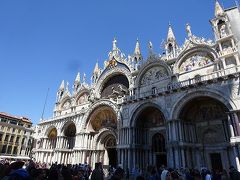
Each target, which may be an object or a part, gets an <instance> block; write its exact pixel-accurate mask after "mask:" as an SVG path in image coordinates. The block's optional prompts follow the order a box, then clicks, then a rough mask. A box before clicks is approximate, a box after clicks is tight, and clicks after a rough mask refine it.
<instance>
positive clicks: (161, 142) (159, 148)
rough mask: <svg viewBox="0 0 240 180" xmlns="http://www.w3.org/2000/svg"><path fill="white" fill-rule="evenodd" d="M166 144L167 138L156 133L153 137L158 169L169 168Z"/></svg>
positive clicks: (153, 149) (153, 148)
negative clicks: (161, 167)
mask: <svg viewBox="0 0 240 180" xmlns="http://www.w3.org/2000/svg"><path fill="white" fill-rule="evenodd" d="M165 143H166V142H165V137H164V136H163V135H162V134H161V133H156V134H155V135H154V136H153V137H152V151H153V153H154V154H155V158H156V166H157V167H160V166H162V165H164V166H167V154H166V148H165Z"/></svg>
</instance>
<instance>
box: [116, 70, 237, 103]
mask: <svg viewBox="0 0 240 180" xmlns="http://www.w3.org/2000/svg"><path fill="white" fill-rule="evenodd" d="M239 71H240V66H234V67H230V68H226V69H222V70H218V71H214V72H212V73H209V74H206V75H202V76H200V75H199V76H197V77H195V78H190V79H187V80H184V81H179V82H173V83H170V84H168V85H167V86H166V87H161V88H156V89H155V90H154V91H153V90H152V89H151V90H149V91H145V92H140V93H135V94H134V95H131V96H126V97H124V98H123V99H122V101H121V102H124V101H134V100H138V99H144V98H149V97H154V96H156V95H157V94H158V95H161V94H164V93H169V92H170V91H174V90H177V89H184V88H188V87H193V86H196V85H198V84H203V83H211V82H214V81H215V80H218V79H226V78H228V77H229V76H235V75H236V74H238V73H239ZM119 102H120V100H119Z"/></svg>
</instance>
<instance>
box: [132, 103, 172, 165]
mask: <svg viewBox="0 0 240 180" xmlns="http://www.w3.org/2000/svg"><path fill="white" fill-rule="evenodd" d="M164 122H165V118H164V115H163V113H162V112H161V111H160V110H159V109H158V108H157V107H155V106H148V107H145V108H144V109H142V110H141V111H140V113H139V114H138V115H137V118H136V123H135V127H134V129H135V130H134V131H135V138H134V142H133V143H134V144H136V147H137V148H136V150H135V151H136V153H135V155H134V156H135V157H134V159H135V162H133V163H135V164H136V165H137V166H139V167H140V168H145V166H146V164H149V165H159V166H160V165H167V155H166V150H165V143H166V142H165V138H164V135H163V134H166V130H165V126H164Z"/></svg>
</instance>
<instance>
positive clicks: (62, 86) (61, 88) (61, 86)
mask: <svg viewBox="0 0 240 180" xmlns="http://www.w3.org/2000/svg"><path fill="white" fill-rule="evenodd" d="M64 89H65V85H64V80H62V83H61V85H60V87H59V90H64Z"/></svg>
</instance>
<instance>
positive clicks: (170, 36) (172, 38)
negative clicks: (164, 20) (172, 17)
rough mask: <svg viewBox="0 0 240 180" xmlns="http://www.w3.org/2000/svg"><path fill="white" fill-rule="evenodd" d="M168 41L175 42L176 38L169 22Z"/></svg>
mask: <svg viewBox="0 0 240 180" xmlns="http://www.w3.org/2000/svg"><path fill="white" fill-rule="evenodd" d="M167 41H175V36H174V33H173V30H172V26H171V24H170V22H169V24H168V35H167Z"/></svg>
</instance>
